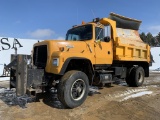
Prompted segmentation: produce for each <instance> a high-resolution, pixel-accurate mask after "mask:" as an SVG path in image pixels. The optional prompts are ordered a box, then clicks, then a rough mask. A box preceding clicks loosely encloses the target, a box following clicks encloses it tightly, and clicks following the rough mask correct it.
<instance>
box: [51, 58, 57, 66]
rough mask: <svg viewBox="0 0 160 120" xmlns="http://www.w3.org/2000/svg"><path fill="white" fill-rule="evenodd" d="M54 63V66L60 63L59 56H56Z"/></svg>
mask: <svg viewBox="0 0 160 120" xmlns="http://www.w3.org/2000/svg"><path fill="white" fill-rule="evenodd" d="M52 64H53V66H58V65H59V58H54V59H53V63H52Z"/></svg>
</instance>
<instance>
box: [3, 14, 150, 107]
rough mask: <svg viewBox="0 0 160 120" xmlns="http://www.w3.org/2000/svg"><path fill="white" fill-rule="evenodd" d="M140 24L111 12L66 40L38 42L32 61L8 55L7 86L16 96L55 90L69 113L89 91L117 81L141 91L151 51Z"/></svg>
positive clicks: (69, 33) (70, 32) (74, 29)
mask: <svg viewBox="0 0 160 120" xmlns="http://www.w3.org/2000/svg"><path fill="white" fill-rule="evenodd" d="M140 24H141V21H139V20H135V19H131V18H127V17H124V16H120V15H118V14H115V13H111V14H110V15H109V17H108V18H101V19H100V18H95V19H94V20H93V21H91V22H88V23H85V22H82V24H81V25H75V26H73V27H72V28H71V29H69V30H68V31H67V34H66V40H44V41H42V42H38V43H36V44H35V45H34V46H33V54H32V55H31V56H29V55H16V57H15V56H14V55H13V56H12V62H11V63H12V64H9V65H8V66H6V68H11V82H10V86H11V88H13V87H15V88H16V89H17V96H20V95H24V94H26V93H27V94H28V95H36V94H37V93H39V92H45V91H47V90H48V89H51V88H52V89H53V88H54V89H55V90H56V91H57V95H58V99H59V100H60V101H61V103H62V104H63V105H64V106H66V107H69V108H74V107H77V106H80V105H81V104H82V103H83V102H84V101H85V99H86V98H87V95H88V92H89V86H95V85H97V86H105V85H106V84H111V83H113V82H114V81H115V80H117V79H120V80H123V79H125V80H126V82H127V84H128V85H129V86H134V87H138V86H141V85H142V84H143V82H144V77H149V62H150V46H149V45H147V44H145V43H144V42H143V41H142V40H141V39H140V37H139V33H138V29H139V26H140ZM29 60H30V61H31V62H28V61H29ZM14 63H16V64H14ZM11 66H12V67H11Z"/></svg>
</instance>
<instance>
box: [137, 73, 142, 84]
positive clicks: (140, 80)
mask: <svg viewBox="0 0 160 120" xmlns="http://www.w3.org/2000/svg"><path fill="white" fill-rule="evenodd" d="M138 82H139V83H141V82H143V75H142V73H141V72H139V73H138Z"/></svg>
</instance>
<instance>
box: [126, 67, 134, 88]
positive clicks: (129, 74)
mask: <svg viewBox="0 0 160 120" xmlns="http://www.w3.org/2000/svg"><path fill="white" fill-rule="evenodd" d="M133 69H134V67H130V68H128V69H127V76H126V79H125V80H126V83H127V85H129V86H131V71H132V70H133Z"/></svg>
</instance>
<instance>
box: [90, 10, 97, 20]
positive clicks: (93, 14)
mask: <svg viewBox="0 0 160 120" xmlns="http://www.w3.org/2000/svg"><path fill="white" fill-rule="evenodd" d="M91 12H92V14H93V17H94V18H96V16H95V14H94V12H93V10H92V9H91Z"/></svg>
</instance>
